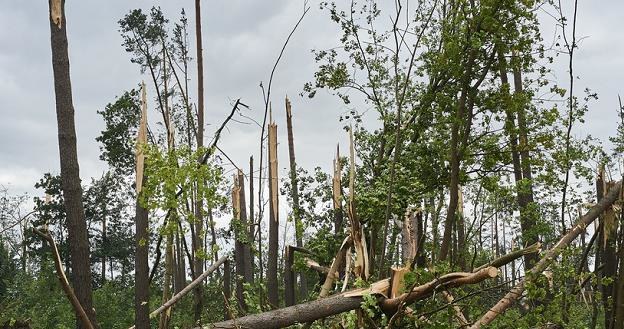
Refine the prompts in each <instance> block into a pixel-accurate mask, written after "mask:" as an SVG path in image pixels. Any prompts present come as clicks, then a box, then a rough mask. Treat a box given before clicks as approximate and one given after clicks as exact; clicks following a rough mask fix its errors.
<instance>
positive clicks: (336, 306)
mask: <svg viewBox="0 0 624 329" xmlns="http://www.w3.org/2000/svg"><path fill="white" fill-rule="evenodd" d="M497 275H498V269H496V268H495V267H487V268H484V269H481V270H479V271H477V272H474V273H463V272H460V273H450V274H447V275H444V276H441V277H440V278H437V279H435V280H432V281H430V282H427V283H425V284H423V285H420V286H418V287H415V288H413V289H412V290H411V291H409V292H406V293H404V294H402V295H400V296H398V297H397V298H387V297H386V296H384V294H382V293H376V294H375V293H372V292H373V291H380V290H383V289H380V287H384V286H386V285H387V288H389V287H390V285H389V280H388V279H385V280H381V281H378V282H376V283H374V284H372V285H371V287H375V288H368V289H357V290H352V291H349V292H346V293H342V294H339V295H336V296H332V297H327V298H321V299H317V300H313V301H310V302H307V303H303V304H298V305H293V306H289V307H285V308H281V309H277V310H272V311H268V312H264V313H260V314H253V315H248V316H244V317H241V318H238V319H233V320H228V321H223V322H218V323H213V324H210V325H208V326H205V327H197V328H195V329H209V328H210V329H223V328H254V329H271V328H283V327H287V326H290V325H294V324H297V323H306V322H311V321H315V320H318V319H322V318H326V317H328V316H332V315H336V314H340V313H343V312H348V311H351V310H355V309H358V308H359V307H360V305H361V303H362V300H363V296H364V295H367V294H374V295H376V296H377V300H378V303H379V305H380V306H381V308H382V310H384V312H393V311H396V308H397V307H398V306H399V305H400V304H402V303H405V304H408V303H412V302H414V301H417V300H421V299H424V298H427V297H429V296H431V294H433V293H434V292H435V291H436V290H438V289H448V288H452V287H457V286H460V285H465V284H475V283H479V282H482V281H484V280H486V279H490V278H493V277H496V276H497ZM372 289H374V290H372Z"/></svg>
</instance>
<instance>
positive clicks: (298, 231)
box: [286, 97, 308, 300]
mask: <svg viewBox="0 0 624 329" xmlns="http://www.w3.org/2000/svg"><path fill="white" fill-rule="evenodd" d="M286 128H287V130H288V155H289V160H290V185H291V196H292V202H293V217H294V219H295V240H296V242H297V247H299V248H303V223H302V222H301V215H302V214H301V206H300V204H299V187H298V186H299V184H298V182H297V163H296V161H295V142H294V138H293V127H292V111H291V105H290V100H288V97H286ZM307 296H308V282H307V279H306V276H305V273H303V272H300V273H299V299H301V300H303V299H305V298H306V297H307Z"/></svg>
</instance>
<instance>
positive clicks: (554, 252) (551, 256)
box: [470, 181, 622, 329]
mask: <svg viewBox="0 0 624 329" xmlns="http://www.w3.org/2000/svg"><path fill="white" fill-rule="evenodd" d="M621 189H622V181H619V182H617V183H616V184H615V185H614V186H613V187H612V188H611V189H610V190H609V193H607V195H606V196H605V197H604V198H602V200H600V201H599V202H598V203H597V204H596V205H595V206H593V207H592V208H591V209H589V210H588V211H587V213H586V214H585V215H584V216H583V217H581V218H580V219H579V220H578V222H577V223H576V225H575V226H574V227H573V228H572V229H571V230H570V231H568V233H566V234H565V235H564V236H563V237H562V238H561V239H560V240H559V241H558V242H557V244H556V245H555V246H554V247H552V248H551V249H550V250H548V252H546V255H544V257H543V258H542V259H540V260H539V262H537V263H536V264H535V266H533V268H531V270H529V272H528V274H529V275H527V276H525V278H524V279H523V280H521V281H520V282H519V283H518V284H517V285H516V286H514V287H513V288H512V289H511V290H510V291H509V292H508V293H507V294H506V295H505V296H504V297H503V298H502V299H501V300H499V301H498V303H496V305H494V306H493V307H492V308H490V310H489V311H487V312H486V313H485V314H484V315H483V317H481V319H479V320H478V321H477V322H475V323H474V324H473V325H472V326H471V327H470V329H479V328H481V327H482V326H484V325H487V324H489V323H491V322H492V321H494V319H495V318H496V317H497V316H498V315H499V314H501V313H504V312H505V311H506V310H507V309H508V308H509V307H511V305H513V303H514V302H515V301H516V300H517V299H519V298H520V297H521V296H522V294H523V293H524V289H525V288H526V280H531V278H534V277H535V276H536V275H537V274H539V273H541V272H543V271H544V270H546V269H547V268H548V266H550V264H551V263H552V262H553V261H554V260H555V259H556V258H557V257H558V256H559V254H561V251H562V250H563V249H565V248H566V247H567V246H568V245H569V244H570V243H571V242H572V241H573V240H574V239H576V237H578V236H579V235H580V234H581V233H582V232H584V231H585V228H586V227H587V226H588V225H589V224H591V223H592V222H593V221H594V220H595V219H596V218H598V216H600V214H602V213H603V212H604V211H605V210H607V209H608V208H609V207H611V205H612V204H613V203H614V202H615V201H617V200H618V199H619V197H620V193H621Z"/></svg>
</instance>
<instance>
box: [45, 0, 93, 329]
mask: <svg viewBox="0 0 624 329" xmlns="http://www.w3.org/2000/svg"><path fill="white" fill-rule="evenodd" d="M48 4H49V9H50V16H49V17H48V18H49V22H50V44H51V47H52V69H53V73H54V93H55V98H56V121H57V128H58V144H59V154H60V167H61V187H62V190H63V200H64V204H65V211H66V214H67V221H66V222H67V231H68V234H69V239H68V240H69V248H70V258H71V264H72V275H71V279H72V284H73V288H74V291H75V293H76V297H77V298H78V301H79V302H80V304H81V305H82V307H83V308H84V310H85V312H86V313H87V316H88V317H89V319H90V320H91V323H93V324H94V326H96V327H97V322H96V318H95V311H94V310H93V300H92V294H93V288H92V285H91V263H90V260H89V239H88V235H87V225H86V220H85V212H84V206H83V204H82V187H81V186H80V167H79V165H78V154H77V150H76V126H75V121H74V104H73V100H72V86H71V77H70V73H69V53H68V42H67V21H66V19H65V1H64V0H49V2H48ZM77 326H78V327H79V328H84V325H83V324H82V323H81V322H78V323H77Z"/></svg>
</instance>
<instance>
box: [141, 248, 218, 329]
mask: <svg viewBox="0 0 624 329" xmlns="http://www.w3.org/2000/svg"><path fill="white" fill-rule="evenodd" d="M226 260H227V256H223V257H221V258H219V260H217V261H216V262H215V263H214V264H212V266H210V267H209V268H208V269H207V270H206V272H204V273H202V275H200V276H198V277H197V279H195V280H193V282H191V283H189V284H188V285H187V286H186V287H184V289H182V291H180V292H179V293H177V294H175V296H173V297H171V299H170V300H168V301H167V302H165V303H164V304H162V305H161V306H160V307H159V308H157V309H156V310H154V311H153V312H152V313H150V315H149V317H150V319H153V318H155V317H156V316H158V314H160V313H162V312H164V311H165V310H167V309H168V308H170V307H171V306H173V305H174V304H175V303H177V302H178V301H179V300H180V299H182V297H184V296H185V295H186V294H188V293H189V292H191V291H192V290H193V289H194V288H195V287H196V286H197V285H199V284H200V283H202V281H204V280H205V279H206V278H207V277H208V275H210V273H212V272H214V271H215V270H216V269H217V268H218V267H219V266H221V264H223V263H224V262H225V261H226ZM130 329H134V326H132V327H130Z"/></svg>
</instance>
